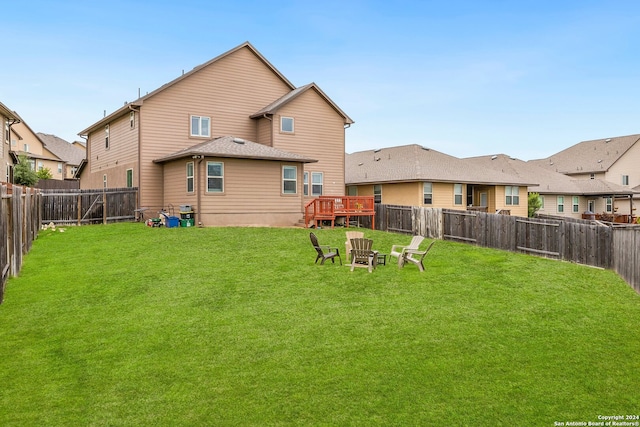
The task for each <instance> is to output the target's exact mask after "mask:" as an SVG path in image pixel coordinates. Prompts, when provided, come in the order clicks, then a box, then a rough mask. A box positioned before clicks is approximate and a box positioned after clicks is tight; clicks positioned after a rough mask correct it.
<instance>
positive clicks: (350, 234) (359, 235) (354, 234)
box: [344, 231, 364, 258]
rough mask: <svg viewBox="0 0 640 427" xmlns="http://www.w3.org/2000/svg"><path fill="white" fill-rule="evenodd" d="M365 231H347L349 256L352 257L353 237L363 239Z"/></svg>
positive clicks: (347, 252) (347, 251)
mask: <svg viewBox="0 0 640 427" xmlns="http://www.w3.org/2000/svg"><path fill="white" fill-rule="evenodd" d="M363 237H364V233H363V232H362V231H347V241H346V242H344V248H345V250H346V252H345V253H346V254H347V257H348V258H349V257H351V239H362V238H363Z"/></svg>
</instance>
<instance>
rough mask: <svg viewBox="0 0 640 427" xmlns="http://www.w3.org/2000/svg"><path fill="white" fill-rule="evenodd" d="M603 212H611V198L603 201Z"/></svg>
mask: <svg viewBox="0 0 640 427" xmlns="http://www.w3.org/2000/svg"><path fill="white" fill-rule="evenodd" d="M605 211H607V212H609V213H611V212H613V199H612V198H611V197H607V198H606V199H605Z"/></svg>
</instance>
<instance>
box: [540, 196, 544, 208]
mask: <svg viewBox="0 0 640 427" xmlns="http://www.w3.org/2000/svg"><path fill="white" fill-rule="evenodd" d="M540 210H544V196H540Z"/></svg>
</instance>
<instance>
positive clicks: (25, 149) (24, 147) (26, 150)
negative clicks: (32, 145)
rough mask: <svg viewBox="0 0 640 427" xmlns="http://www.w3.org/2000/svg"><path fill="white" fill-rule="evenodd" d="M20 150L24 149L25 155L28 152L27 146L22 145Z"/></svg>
mask: <svg viewBox="0 0 640 427" xmlns="http://www.w3.org/2000/svg"><path fill="white" fill-rule="evenodd" d="M22 148H23V149H24V152H25V153H28V152H29V144H23V145H22Z"/></svg>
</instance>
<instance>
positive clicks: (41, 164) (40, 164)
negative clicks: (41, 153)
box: [38, 162, 44, 171]
mask: <svg viewBox="0 0 640 427" xmlns="http://www.w3.org/2000/svg"><path fill="white" fill-rule="evenodd" d="M42 169H44V163H42V162H38V170H39V171H41V170H42Z"/></svg>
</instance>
